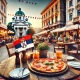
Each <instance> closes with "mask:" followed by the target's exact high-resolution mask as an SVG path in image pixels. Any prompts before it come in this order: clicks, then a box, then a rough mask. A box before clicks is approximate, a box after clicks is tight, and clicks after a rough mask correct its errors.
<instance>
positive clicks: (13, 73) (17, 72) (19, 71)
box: [9, 68, 30, 79]
mask: <svg viewBox="0 0 80 80" xmlns="http://www.w3.org/2000/svg"><path fill="white" fill-rule="evenodd" d="M23 69H24V68H16V69H14V70H12V71H11V72H10V73H9V75H10V77H12V78H17V79H18V78H24V77H27V76H28V75H29V74H30V71H29V70H28V69H25V70H24V72H23V75H22V71H23Z"/></svg>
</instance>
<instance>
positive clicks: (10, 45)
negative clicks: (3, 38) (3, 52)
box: [6, 43, 15, 57]
mask: <svg viewBox="0 0 80 80" xmlns="http://www.w3.org/2000/svg"><path fill="white" fill-rule="evenodd" d="M6 49H7V52H8V56H9V57H11V56H13V55H15V47H14V45H13V43H8V44H6Z"/></svg>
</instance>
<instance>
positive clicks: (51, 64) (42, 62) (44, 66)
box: [30, 58, 67, 73]
mask: <svg viewBox="0 0 80 80" xmlns="http://www.w3.org/2000/svg"><path fill="white" fill-rule="evenodd" d="M30 65H31V68H32V69H34V70H36V71H40V72H45V73H55V72H61V71H63V70H64V69H65V68H66V66H67V65H66V64H65V63H64V62H63V61H61V60H57V59H50V58H41V59H35V60H33V61H32V62H31V64H30Z"/></svg>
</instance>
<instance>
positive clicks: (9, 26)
mask: <svg viewBox="0 0 80 80" xmlns="http://www.w3.org/2000/svg"><path fill="white" fill-rule="evenodd" d="M7 29H8V30H11V31H13V32H14V34H15V30H14V26H12V22H9V23H8V25H7Z"/></svg>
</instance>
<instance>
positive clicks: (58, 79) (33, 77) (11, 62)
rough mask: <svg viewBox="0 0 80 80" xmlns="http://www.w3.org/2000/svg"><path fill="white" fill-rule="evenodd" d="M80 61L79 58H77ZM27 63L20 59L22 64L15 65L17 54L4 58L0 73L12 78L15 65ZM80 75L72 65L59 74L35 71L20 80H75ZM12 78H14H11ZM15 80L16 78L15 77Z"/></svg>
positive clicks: (22, 65)
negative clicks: (51, 74)
mask: <svg viewBox="0 0 80 80" xmlns="http://www.w3.org/2000/svg"><path fill="white" fill-rule="evenodd" d="M77 61H79V60H77ZM29 62H30V60H29V61H27V63H29ZM27 63H25V65H24V64H22V63H21V61H20V65H17V66H16V65H15V56H13V57H10V58H7V59H5V60H3V61H2V62H1V63H0V75H2V76H4V77H5V78H6V79H10V77H9V72H10V71H11V70H13V69H14V68H15V67H25V66H26V67H27ZM79 75H80V70H77V69H74V68H72V67H70V66H69V70H68V71H67V72H66V73H64V74H62V75H59V76H51V77H48V76H41V75H38V74H35V73H33V72H30V75H29V76H28V77H26V78H24V79H20V80H73V78H76V77H78V76H79ZM10 80H12V79H10ZM13 80H14V79H13Z"/></svg>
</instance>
